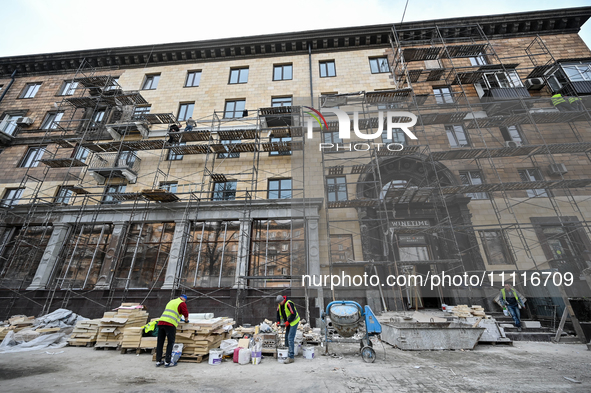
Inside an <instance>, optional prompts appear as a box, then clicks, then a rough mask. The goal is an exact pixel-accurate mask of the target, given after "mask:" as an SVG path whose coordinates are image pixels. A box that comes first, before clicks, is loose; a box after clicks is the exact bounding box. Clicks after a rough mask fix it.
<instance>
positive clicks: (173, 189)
mask: <svg viewBox="0 0 591 393" xmlns="http://www.w3.org/2000/svg"><path fill="white" fill-rule="evenodd" d="M178 187H179V182H178V181H164V182H160V184H159V185H158V188H160V189H162V190H165V191H167V192H170V193H172V194H176V193H177V191H178Z"/></svg>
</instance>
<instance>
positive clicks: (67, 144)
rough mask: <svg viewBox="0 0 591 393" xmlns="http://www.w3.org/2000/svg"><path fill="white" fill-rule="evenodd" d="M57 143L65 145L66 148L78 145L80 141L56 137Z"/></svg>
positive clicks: (55, 141)
mask: <svg viewBox="0 0 591 393" xmlns="http://www.w3.org/2000/svg"><path fill="white" fill-rule="evenodd" d="M53 142H54V143H55V144H57V145H59V146H60V147H65V148H72V147H74V146H76V144H77V143H78V142H77V141H69V140H67V139H61V138H60V139H56V140H54V141H53Z"/></svg>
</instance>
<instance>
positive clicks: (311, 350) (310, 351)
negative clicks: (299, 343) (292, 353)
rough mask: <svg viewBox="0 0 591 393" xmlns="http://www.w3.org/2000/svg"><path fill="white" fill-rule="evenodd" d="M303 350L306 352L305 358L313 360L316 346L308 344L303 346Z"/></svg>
mask: <svg viewBox="0 0 591 393" xmlns="http://www.w3.org/2000/svg"><path fill="white" fill-rule="evenodd" d="M302 351H303V353H304V359H309V360H312V359H314V347H313V346H311V345H306V346H304V347H302Z"/></svg>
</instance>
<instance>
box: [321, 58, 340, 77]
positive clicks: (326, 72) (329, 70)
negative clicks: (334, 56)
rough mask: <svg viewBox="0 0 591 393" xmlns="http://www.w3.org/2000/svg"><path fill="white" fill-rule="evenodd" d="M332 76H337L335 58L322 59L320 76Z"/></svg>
mask: <svg viewBox="0 0 591 393" xmlns="http://www.w3.org/2000/svg"><path fill="white" fill-rule="evenodd" d="M331 76H337V71H336V68H335V64H334V60H328V61H321V62H320V77H321V78H327V77H331Z"/></svg>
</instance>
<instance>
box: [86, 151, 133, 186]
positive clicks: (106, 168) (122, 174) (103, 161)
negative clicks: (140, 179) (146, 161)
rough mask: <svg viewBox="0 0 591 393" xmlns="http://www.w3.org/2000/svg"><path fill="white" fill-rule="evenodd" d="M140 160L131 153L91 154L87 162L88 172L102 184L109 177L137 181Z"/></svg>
mask: <svg viewBox="0 0 591 393" xmlns="http://www.w3.org/2000/svg"><path fill="white" fill-rule="evenodd" d="M141 161H142V160H141V159H140V158H139V157H138V156H136V155H135V154H134V153H132V152H124V153H100V154H93V155H92V157H91V159H90V160H89V162H88V171H89V172H90V174H91V175H92V176H93V177H94V178H95V179H96V180H97V181H98V182H99V183H104V182H105V180H106V179H107V178H109V177H118V178H124V179H127V181H128V182H130V183H135V182H136V181H137V176H138V173H139V171H140V166H141Z"/></svg>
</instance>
